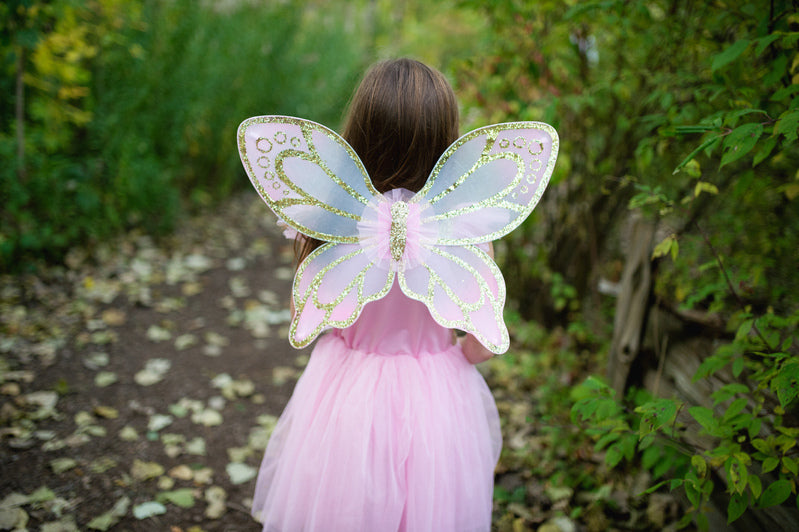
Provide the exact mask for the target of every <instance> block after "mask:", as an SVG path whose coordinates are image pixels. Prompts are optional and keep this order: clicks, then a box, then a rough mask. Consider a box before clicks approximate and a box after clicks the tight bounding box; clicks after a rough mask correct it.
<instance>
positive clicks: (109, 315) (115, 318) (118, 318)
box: [100, 308, 127, 327]
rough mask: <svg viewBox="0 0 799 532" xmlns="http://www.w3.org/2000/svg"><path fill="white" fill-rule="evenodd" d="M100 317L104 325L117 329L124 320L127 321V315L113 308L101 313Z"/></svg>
mask: <svg viewBox="0 0 799 532" xmlns="http://www.w3.org/2000/svg"><path fill="white" fill-rule="evenodd" d="M100 317H101V318H102V320H103V321H104V322H105V323H106V324H108V325H110V326H112V327H117V326H119V325H122V324H124V323H125V320H126V319H127V315H126V314H125V312H124V311H123V310H119V309H115V308H110V309H108V310H104V311H103V313H102V314H101V315H100Z"/></svg>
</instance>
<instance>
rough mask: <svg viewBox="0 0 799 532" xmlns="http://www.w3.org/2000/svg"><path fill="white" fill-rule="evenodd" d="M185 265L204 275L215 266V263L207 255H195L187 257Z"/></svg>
mask: <svg viewBox="0 0 799 532" xmlns="http://www.w3.org/2000/svg"><path fill="white" fill-rule="evenodd" d="M185 264H186V266H187V267H188V268H190V269H192V270H194V271H195V272H197V273H202V272H204V271H206V270H208V269H210V268H211V267H212V266H213V264H214V263H213V261H212V260H211V259H209V258H208V257H206V256H205V255H200V254H199V253H194V254H191V255H189V256H188V257H186V261H185Z"/></svg>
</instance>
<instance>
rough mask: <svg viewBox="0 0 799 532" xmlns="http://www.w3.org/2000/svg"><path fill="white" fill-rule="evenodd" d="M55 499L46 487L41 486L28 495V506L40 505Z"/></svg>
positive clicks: (51, 491)
mask: <svg viewBox="0 0 799 532" xmlns="http://www.w3.org/2000/svg"><path fill="white" fill-rule="evenodd" d="M53 499H55V493H54V492H53V490H51V489H50V488H48V487H47V486H42V487H41V488H39V489H37V490H36V491H34V492H33V493H31V494H30V495H28V504H34V505H35V504H40V503H43V502H47V501H52V500H53Z"/></svg>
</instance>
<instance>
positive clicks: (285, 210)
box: [238, 116, 558, 353]
mask: <svg viewBox="0 0 799 532" xmlns="http://www.w3.org/2000/svg"><path fill="white" fill-rule="evenodd" d="M238 142H239V152H240V155H241V159H242V163H243V164H244V167H245V169H246V170H247V174H248V175H249V177H250V180H251V181H252V183H253V185H254V186H255V188H256V189H257V190H258V192H259V194H260V195H261V197H262V198H263V199H264V200H265V201H266V202H267V204H268V205H269V206H270V207H271V208H272V210H274V211H275V213H276V214H277V215H278V216H279V217H281V218H282V219H283V220H285V221H286V222H287V223H288V224H289V225H290V226H291V227H293V228H294V229H296V230H297V231H299V232H301V233H303V234H306V235H308V236H312V237H314V238H317V239H319V240H323V241H326V242H328V243H327V244H325V245H324V246H322V247H320V248H318V249H316V250H315V251H314V252H313V253H312V254H311V255H310V256H309V257H308V258H307V259H306V260H305V261H304V262H303V263H302V264H301V265H300V267H299V269H298V271H297V275H296V277H295V281H294V290H293V295H294V301H295V305H296V311H297V312H296V315H295V319H294V320H293V322H292V325H291V333H290V340H291V342H292V345H294V346H295V347H302V346H304V345H307V344H308V343H310V342H311V341H312V340H313V339H314V338H315V337H316V336H317V335H318V334H319V333H320V332H321V331H322V330H324V329H325V328H328V327H347V326H349V325H351V324H352V323H354V321H355V320H356V319H357V317H358V316H359V315H360V312H361V310H362V309H363V306H364V305H365V304H366V303H368V302H369V301H374V300H376V299H380V298H381V297H383V296H385V295H386V294H387V293H388V291H389V289H390V288H391V284H392V283H393V279H394V273H395V272H396V274H397V277H398V280H399V284H400V286H401V288H402V290H403V292H404V293H405V294H406V295H408V296H409V297H411V298H413V299H417V300H419V301H422V302H424V303H425V304H426V305H427V307H428V308H429V309H430V312H431V314H432V316H433V317H434V318H435V319H436V321H438V322H439V323H440V324H441V325H443V326H445V327H450V328H459V329H462V330H465V331H467V332H471V333H473V334H474V335H475V336H476V337H477V338H478V339H479V340H480V341H481V342H482V343H483V344H484V345H485V346H486V347H487V348H489V349H490V350H491V351H493V352H495V353H501V352H504V351H505V350H507V348H508V333H507V329H506V328H505V324H504V321H503V319H502V309H503V306H504V303H505V282H504V280H503V278H502V274H501V273H500V271H499V269H498V268H497V266H496V264H495V263H494V261H493V260H492V259H491V258H490V257H489V256H488V254H487V253H486V252H485V251H484V250H483V249H481V248H480V247H479V246H478V245H479V244H481V243H485V242H490V241H491V240H495V239H497V238H499V237H501V236H503V235H505V234H507V233H509V232H510V231H512V230H513V229H514V228H515V227H517V226H518V225H519V224H520V223H521V222H522V221H524V219H525V218H526V217H527V215H529V214H530V212H531V211H532V210H533V208H534V207H535V205H536V204H537V203H538V200H539V199H540V197H541V194H542V193H543V191H544V189H545V188H546V185H547V183H548V181H549V177H550V176H551V174H552V169H553V167H554V164H555V159H556V157H557V151H558V137H557V133H556V132H555V130H554V129H553V128H552V127H551V126H548V125H547V124H542V123H538V122H517V123H509V124H498V125H494V126H488V127H485V128H481V129H478V130H475V131H472V132H471V133H468V134H466V135H464V136H463V137H461V138H460V139H458V140H457V141H456V142H455V143H453V145H452V146H450V147H449V148H448V149H447V150H446V152H445V153H444V154H443V155H442V156H441V159H440V160H439V162H438V163H437V164H436V166H435V168H434V169H433V171H432V173H431V175H430V177H429V179H428V181H427V183H426V184H425V186H424V188H423V189H422V190H420V191H419V192H418V193H417V194H415V195H412V197H409V196H410V195H400V194H387V195H386V196H381V195H380V194H379V193H378V192H377V191H376V190H375V189H374V187H373V186H372V184H371V181H370V180H369V177H368V174H367V173H366V171H365V169H364V167H363V164H362V163H361V161H360V159H359V158H358V156H357V155H356V154H355V152H354V151H353V150H352V148H351V147H350V146H349V145H348V144H347V143H346V142H345V141H344V140H343V139H341V137H339V136H338V135H337V134H336V133H334V132H332V131H331V130H329V129H327V128H325V127H324V126H321V125H319V124H316V123H314V122H309V121H306V120H301V119H297V118H290V117H279V116H267V117H254V118H250V119H248V120H246V121H245V122H243V123H242V124H241V126H239V133H238ZM394 192H396V191H394ZM397 203H402V204H404V205H400V207H402V209H398V210H397V212H403V213H404V214H402V215H395V214H394V213H395V209H394V208H392V207H394V206H397V205H396V204H397ZM409 213H410V214H409ZM397 216H400V217H399V218H397ZM408 216H410V218H411V219H412V220H413V222H412V223H411V222H410V221H408ZM380 220H383V222H382V223H383V227H384V230H381V229H380V228H379V227H378V226H379V225H380V223H381V221H380ZM399 220H401V223H400V221H399ZM386 224H388V225H386ZM412 226H413V227H412ZM375 227H378V228H377V229H375ZM365 228H366V229H365ZM398 228H400V229H401V231H400V232H399V233H398V234H395V229H398ZM381 231H382V232H381ZM365 235H366V237H365ZM381 235H382V236H385V238H384V239H383V241H385V246H384V247H385V249H389V248H388V246H389V244H388V242H389V237H391V239H394V238H396V237H397V236H399V237H401V238H400V240H401V242H402V246H401V247H400V248H398V249H399V253H400V255H402V254H403V253H404V257H398V256H397V255H394V260H393V261H391V260H390V259H389V260H388V262H387V260H385V257H386V256H391V254H393V253H394V252H395V251H397V249H395V247H391V254H389V253H382V255H381V252H380V251H379V250H380V245H381V244H380V242H381ZM420 235H421V236H420ZM392 242H393V240H392ZM392 246H393V244H392ZM376 250H377V251H376ZM380 256H382V257H384V259H379V257H380Z"/></svg>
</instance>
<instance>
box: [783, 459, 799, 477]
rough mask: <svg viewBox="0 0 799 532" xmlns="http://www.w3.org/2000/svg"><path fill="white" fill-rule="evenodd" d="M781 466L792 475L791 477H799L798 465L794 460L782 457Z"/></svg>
mask: <svg viewBox="0 0 799 532" xmlns="http://www.w3.org/2000/svg"><path fill="white" fill-rule="evenodd" d="M782 465H783V466H784V467H785V469H787V470H788V471H790V472H791V473H793V476H797V475H799V463H797V461H796V459H795V458H791V457H790V456H783V457H782Z"/></svg>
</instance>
